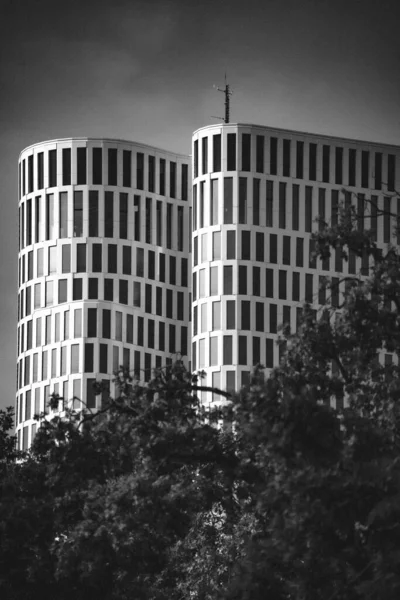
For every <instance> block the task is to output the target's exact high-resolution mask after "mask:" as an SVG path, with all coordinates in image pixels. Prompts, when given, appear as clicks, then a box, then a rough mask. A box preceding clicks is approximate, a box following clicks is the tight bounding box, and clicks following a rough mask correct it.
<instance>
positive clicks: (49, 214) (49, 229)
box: [45, 194, 57, 240]
mask: <svg viewBox="0 0 400 600" xmlns="http://www.w3.org/2000/svg"><path fill="white" fill-rule="evenodd" d="M45 225H46V240H55V239H56V237H57V234H56V227H55V218H54V194H47V195H46V224H45Z"/></svg>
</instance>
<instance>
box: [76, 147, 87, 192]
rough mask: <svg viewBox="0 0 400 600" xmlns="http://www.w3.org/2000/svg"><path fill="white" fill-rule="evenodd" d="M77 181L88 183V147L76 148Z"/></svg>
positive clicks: (81, 183)
mask: <svg viewBox="0 0 400 600" xmlns="http://www.w3.org/2000/svg"><path fill="white" fill-rule="evenodd" d="M76 163H77V164H76V167H77V169H76V170H77V174H76V182H77V184H78V185H86V170H87V165H86V163H87V159H86V148H77V149H76Z"/></svg>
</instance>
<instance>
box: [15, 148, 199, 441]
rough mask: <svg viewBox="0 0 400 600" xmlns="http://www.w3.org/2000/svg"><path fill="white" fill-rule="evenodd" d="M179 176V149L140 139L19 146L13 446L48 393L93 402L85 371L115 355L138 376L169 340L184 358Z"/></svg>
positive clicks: (182, 181)
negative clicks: (175, 151)
mask: <svg viewBox="0 0 400 600" xmlns="http://www.w3.org/2000/svg"><path fill="white" fill-rule="evenodd" d="M189 186H190V169H189V158H188V157H186V156H179V155H176V154H173V153H172V152H166V151H163V150H158V149H156V148H152V147H150V146H146V145H143V144H135V143H132V142H125V141H120V140H108V139H88V138H74V139H59V140H53V141H48V142H43V143H41V144H36V145H33V146H30V147H29V148H26V149H25V150H24V151H23V152H22V153H21V155H20V161H19V190H20V192H19V224H20V229H19V259H18V265H19V274H18V285H19V293H18V376H17V387H18V393H17V411H16V413H17V415H16V416H17V434H18V438H19V443H20V445H21V446H22V447H24V448H26V447H28V445H29V444H30V442H31V440H32V437H33V436H34V433H35V430H36V421H34V419H33V417H34V415H35V414H38V413H40V412H42V411H48V408H47V400H48V398H49V395H50V394H51V393H53V392H56V393H58V394H59V395H60V396H62V397H63V398H64V402H65V403H67V404H69V405H71V404H72V403H73V402H74V403H75V407H76V408H78V409H79V406H80V399H81V398H83V399H85V402H86V403H87V405H88V407H90V408H93V409H95V408H97V407H99V405H100V403H101V398H100V397H97V398H96V397H94V395H93V386H92V383H93V381H94V380H95V379H97V380H104V381H106V382H109V381H110V380H111V379H112V373H113V370H116V369H118V367H119V365H125V366H129V367H130V368H133V369H134V371H135V373H136V374H137V375H138V376H139V377H140V378H141V379H142V380H144V381H146V380H148V379H149V378H150V377H151V371H152V369H154V367H157V366H161V365H165V364H166V363H167V362H168V361H170V360H172V358H173V356H174V355H175V354H176V353H178V352H179V353H181V354H182V356H183V357H184V360H186V361H187V358H188V357H187V354H188V346H189V344H190V340H189V336H190V332H189V329H188V324H189V310H190V304H189V290H188V280H189V275H190V264H189V244H190V235H189V232H190V222H189V203H190V202H189V201H190V192H189ZM111 391H113V390H111ZM73 398H75V400H73ZM60 409H62V406H60Z"/></svg>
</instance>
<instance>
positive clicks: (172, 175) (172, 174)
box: [169, 161, 176, 198]
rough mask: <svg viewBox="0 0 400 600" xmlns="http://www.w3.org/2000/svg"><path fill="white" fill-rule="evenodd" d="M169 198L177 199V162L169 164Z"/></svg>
mask: <svg viewBox="0 0 400 600" xmlns="http://www.w3.org/2000/svg"><path fill="white" fill-rule="evenodd" d="M169 196H170V198H176V162H172V161H171V162H170V163H169Z"/></svg>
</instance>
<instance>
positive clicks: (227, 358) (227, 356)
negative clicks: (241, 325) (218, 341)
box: [223, 335, 233, 365]
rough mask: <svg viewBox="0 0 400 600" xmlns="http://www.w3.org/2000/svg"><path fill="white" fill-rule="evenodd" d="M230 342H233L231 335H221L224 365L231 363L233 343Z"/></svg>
mask: <svg viewBox="0 0 400 600" xmlns="http://www.w3.org/2000/svg"><path fill="white" fill-rule="evenodd" d="M232 342H233V338H232V336H231V335H224V336H223V364H224V365H231V364H233V352H232V346H233V343H232Z"/></svg>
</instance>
